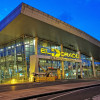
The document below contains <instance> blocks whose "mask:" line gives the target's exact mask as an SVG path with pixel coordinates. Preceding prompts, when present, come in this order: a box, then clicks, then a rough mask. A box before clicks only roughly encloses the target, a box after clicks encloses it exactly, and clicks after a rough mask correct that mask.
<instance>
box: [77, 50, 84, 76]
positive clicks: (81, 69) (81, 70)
mask: <svg viewBox="0 0 100 100" xmlns="http://www.w3.org/2000/svg"><path fill="white" fill-rule="evenodd" d="M78 54H79V59H80V60H81V52H80V51H78ZM80 72H81V78H83V74H82V73H83V68H82V62H80Z"/></svg>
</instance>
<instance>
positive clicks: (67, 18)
mask: <svg viewBox="0 0 100 100" xmlns="http://www.w3.org/2000/svg"><path fill="white" fill-rule="evenodd" d="M58 19H60V20H62V21H64V22H69V21H71V20H72V19H73V18H72V17H71V15H70V14H68V13H67V12H63V13H62V14H61V15H60V16H59V17H58Z"/></svg>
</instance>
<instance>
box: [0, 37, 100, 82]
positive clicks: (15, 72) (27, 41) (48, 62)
mask: <svg viewBox="0 0 100 100" xmlns="http://www.w3.org/2000/svg"><path fill="white" fill-rule="evenodd" d="M36 45H37V46H36ZM41 48H46V49H47V50H48V52H50V49H54V50H55V49H56V50H59V51H60V52H68V53H75V54H78V52H79V51H73V50H71V49H68V48H67V47H63V44H61V45H59V44H57V43H53V42H51V41H47V40H41V39H39V38H37V37H36V38H33V37H29V36H23V37H21V38H19V39H17V40H15V41H12V42H10V43H9V44H6V45H4V46H2V47H1V48H0V82H1V83H9V81H10V80H11V79H17V80H27V79H29V76H32V75H33V73H41V72H42V73H44V72H45V71H44V70H43V69H45V70H47V69H48V68H50V67H51V68H54V69H55V72H54V73H55V74H54V75H57V73H60V76H59V77H61V78H63V79H76V78H79V76H81V77H82V78H92V77H96V75H97V76H99V70H98V69H99V67H100V66H99V65H98V67H96V64H95V63H94V62H96V61H95V60H94V61H92V59H91V57H88V56H86V55H83V54H81V53H80V54H81V55H80V56H81V59H80V57H79V59H75V58H66V57H61V56H59V57H53V56H51V55H50V54H45V53H44V54H42V53H41ZM36 52H37V53H36ZM53 52H54V51H53ZM55 54H56V52H55ZM81 60H82V62H81ZM39 64H40V66H41V67H43V69H41V68H39ZM80 64H81V65H82V66H81V67H80ZM93 64H94V65H95V66H94V67H95V70H96V75H94V73H95V70H94V69H93ZM49 70H50V69H49ZM97 73H98V74H97Z"/></svg>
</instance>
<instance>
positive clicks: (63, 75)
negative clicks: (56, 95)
mask: <svg viewBox="0 0 100 100" xmlns="http://www.w3.org/2000/svg"><path fill="white" fill-rule="evenodd" d="M61 52H63V44H61ZM61 67H62V78H63V79H65V71H64V61H61Z"/></svg>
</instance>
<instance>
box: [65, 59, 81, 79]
mask: <svg viewBox="0 0 100 100" xmlns="http://www.w3.org/2000/svg"><path fill="white" fill-rule="evenodd" d="M79 64H80V63H78V62H69V61H65V62H64V70H65V79H78V78H81V72H80V65H79Z"/></svg>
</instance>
